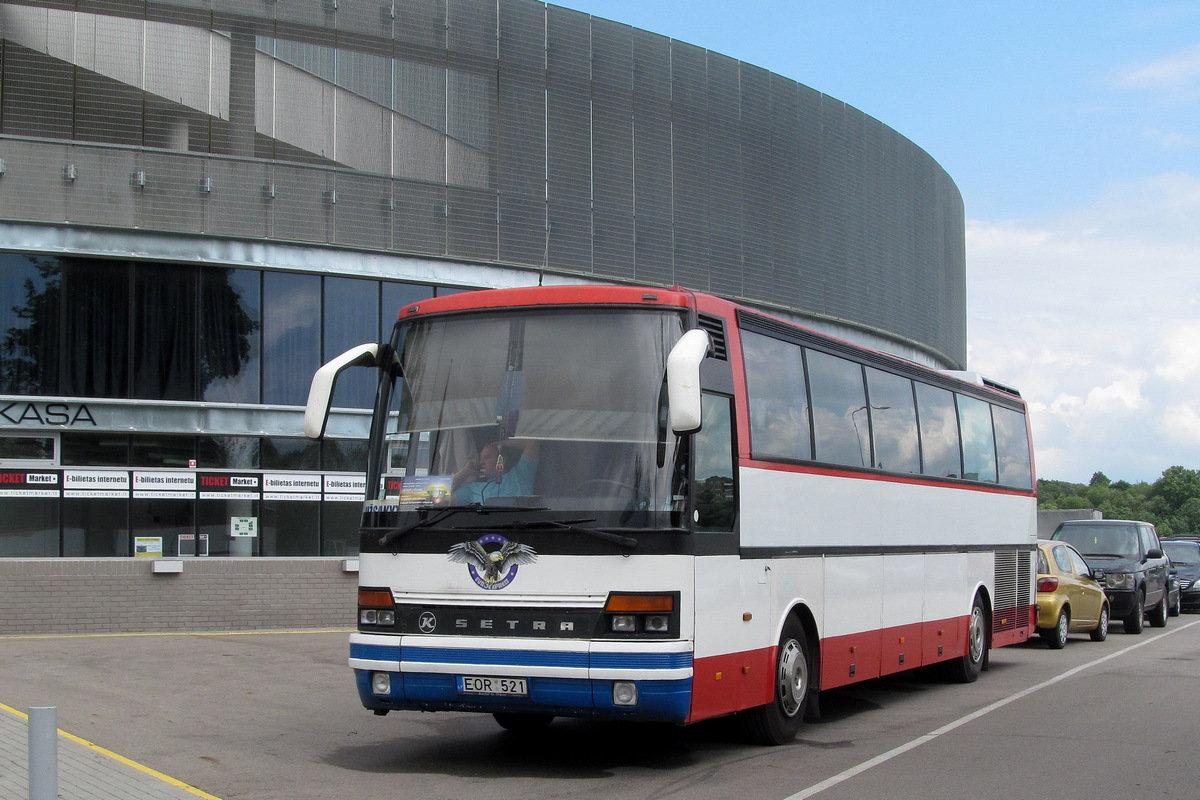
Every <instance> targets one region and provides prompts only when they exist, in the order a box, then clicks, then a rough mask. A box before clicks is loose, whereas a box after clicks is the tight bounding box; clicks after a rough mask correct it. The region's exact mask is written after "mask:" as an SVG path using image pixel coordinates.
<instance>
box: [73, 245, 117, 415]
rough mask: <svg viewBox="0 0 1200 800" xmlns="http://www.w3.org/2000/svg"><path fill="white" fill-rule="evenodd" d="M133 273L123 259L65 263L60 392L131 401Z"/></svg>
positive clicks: (74, 395)
mask: <svg viewBox="0 0 1200 800" xmlns="http://www.w3.org/2000/svg"><path fill="white" fill-rule="evenodd" d="M131 280H132V275H131V273H130V269H129V264H128V262H125V261H104V260H101V259H90V258H71V259H63V261H62V279H61V281H62V324H61V326H60V327H61V330H62V343H63V344H62V346H63V349H64V352H63V354H62V356H63V357H62V359H61V364H60V368H61V377H62V380H61V384H60V385H61V392H62V394H64V395H69V396H72V397H114V398H119V397H129V388H130V387H129V338H130V337H129V315H130V295H131V292H130V289H131V286H130V282H131Z"/></svg>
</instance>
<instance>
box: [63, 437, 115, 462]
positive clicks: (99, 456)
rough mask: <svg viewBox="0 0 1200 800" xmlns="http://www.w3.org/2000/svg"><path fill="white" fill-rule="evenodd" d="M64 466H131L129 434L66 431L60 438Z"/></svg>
mask: <svg viewBox="0 0 1200 800" xmlns="http://www.w3.org/2000/svg"><path fill="white" fill-rule="evenodd" d="M59 449H60V451H61V455H60V460H61V463H62V465H63V466H64V467H127V466H129V434H126V433H71V432H64V433H63V434H62V436H61V438H60V440H59Z"/></svg>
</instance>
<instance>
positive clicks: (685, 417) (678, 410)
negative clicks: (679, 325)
mask: <svg viewBox="0 0 1200 800" xmlns="http://www.w3.org/2000/svg"><path fill="white" fill-rule="evenodd" d="M707 354H708V334H707V333H706V332H705V331H703V330H701V329H699V328H694V329H693V330H690V331H688V332H687V333H685V334H684V335H683V336H681V337H680V339H679V341H678V342H676V343H675V346H674V347H672V348H671V352H670V354H669V355H667V402H668V404H669V406H670V421H671V430H672V431H674V432H675V433H695V432H696V431H698V430H700V422H701V420H700V362H702V361H704V356H705V355H707Z"/></svg>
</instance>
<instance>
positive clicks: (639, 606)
mask: <svg viewBox="0 0 1200 800" xmlns="http://www.w3.org/2000/svg"><path fill="white" fill-rule="evenodd" d="M674 609H675V598H674V597H672V596H671V595H669V594H610V595H609V596H608V602H607V603H605V604H604V610H605V611H609V612H614V613H626V614H627V613H631V612H639V611H640V612H647V611H659V612H668V611H673V610H674Z"/></svg>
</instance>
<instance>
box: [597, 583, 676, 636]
mask: <svg viewBox="0 0 1200 800" xmlns="http://www.w3.org/2000/svg"><path fill="white" fill-rule="evenodd" d="M600 630H601V631H604V632H607V633H610V634H619V635H621V636H622V637H625V636H631V637H648V638H653V639H669V638H671V637H673V636H679V592H612V593H610V594H609V595H608V599H607V600H606V601H605V603H604V623H603V627H601V629H600Z"/></svg>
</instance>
